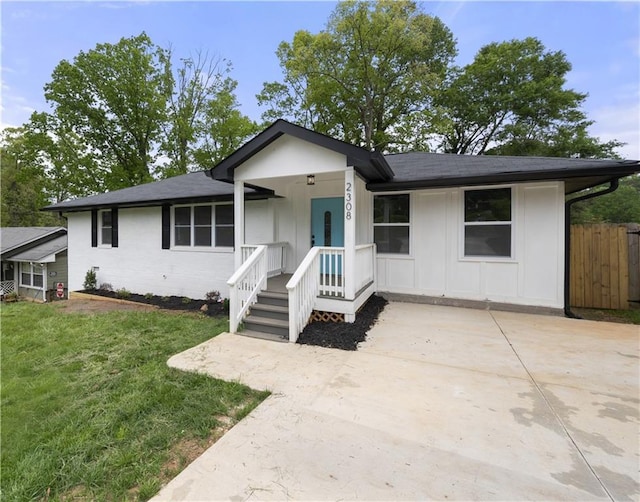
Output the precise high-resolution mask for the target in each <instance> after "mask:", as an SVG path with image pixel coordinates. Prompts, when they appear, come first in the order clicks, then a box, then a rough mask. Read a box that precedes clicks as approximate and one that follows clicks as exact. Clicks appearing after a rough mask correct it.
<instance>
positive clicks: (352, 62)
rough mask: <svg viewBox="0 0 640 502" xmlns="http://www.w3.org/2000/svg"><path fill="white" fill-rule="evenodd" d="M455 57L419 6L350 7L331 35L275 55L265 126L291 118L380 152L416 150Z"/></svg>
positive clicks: (307, 37)
mask: <svg viewBox="0 0 640 502" xmlns="http://www.w3.org/2000/svg"><path fill="white" fill-rule="evenodd" d="M455 54H456V50H455V42H454V39H453V36H452V34H451V32H450V31H449V29H448V28H447V27H446V26H445V25H444V24H443V23H442V22H441V21H440V20H439V19H438V18H434V17H431V16H429V15H427V14H424V13H422V12H421V11H420V10H419V8H418V7H417V5H416V3H415V2H412V1H389V0H381V1H378V2H366V1H346V2H341V3H339V4H338V5H337V7H336V9H335V10H334V12H333V14H332V15H331V17H330V19H329V21H328V23H327V25H326V29H325V30H324V31H321V32H320V33H318V34H315V35H314V34H311V33H309V32H307V31H298V32H296V34H295V35H294V38H293V42H292V43H288V42H282V43H281V44H280V46H279V47H278V50H277V55H278V58H279V60H280V65H281V67H282V70H283V74H284V79H283V81H282V82H268V83H265V84H264V87H263V90H262V92H261V93H260V94H259V95H258V102H259V104H261V105H266V106H268V109H267V111H266V112H265V113H264V115H263V118H264V119H266V120H274V119H276V118H280V117H286V118H288V119H290V120H293V121H294V122H296V123H298V124H300V125H303V126H305V127H310V128H313V129H315V130H316V131H319V132H322V133H325V134H329V135H332V136H334V137H337V138H340V139H343V140H344V141H347V142H350V143H353V144H357V145H361V146H363V147H365V148H369V149H375V150H378V151H397V150H403V149H408V148H412V147H414V146H415V145H416V143H417V142H419V141H420V139H421V138H422V137H423V136H424V129H425V127H428V126H429V124H430V123H431V120H432V117H431V112H432V109H431V108H432V107H431V105H432V100H433V96H434V95H435V94H436V92H437V89H438V88H439V86H440V84H441V83H442V81H443V79H444V77H445V75H446V72H447V69H448V67H449V65H450V63H451V61H452V59H453V57H454V56H455Z"/></svg>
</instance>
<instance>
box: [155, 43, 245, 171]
mask: <svg viewBox="0 0 640 502" xmlns="http://www.w3.org/2000/svg"><path fill="white" fill-rule="evenodd" d="M168 53H169V57H171V51H170V50H169V51H168ZM181 62H182V66H181V67H180V68H179V69H178V71H177V74H176V77H175V78H173V77H171V83H172V91H173V92H171V94H170V97H169V102H168V117H167V120H166V122H165V124H164V127H165V137H164V141H163V144H162V151H163V152H164V153H165V155H167V157H168V158H169V162H168V163H167V164H166V165H164V166H162V167H160V168H158V170H157V172H158V174H159V175H160V176H161V177H165V178H167V177H171V176H175V175H178V174H185V173H187V172H189V171H192V170H194V169H196V168H198V167H200V164H199V163H198V162H197V160H196V156H195V152H196V149H198V148H199V147H200V144H201V143H202V137H201V135H200V133H202V132H203V131H204V130H205V129H206V127H205V126H204V122H205V121H206V120H207V119H208V118H209V116H210V112H209V109H210V108H211V106H212V103H213V102H214V101H215V100H217V99H218V96H219V95H220V94H222V93H225V92H226V91H227V87H228V83H227V81H228V77H227V75H228V74H229V72H230V70H231V65H230V63H229V62H227V61H225V60H224V59H219V58H217V59H215V58H211V57H209V56H208V55H207V54H203V53H202V52H197V53H196V56H195V58H192V57H189V58H186V59H182V60H181ZM234 99H235V98H234ZM203 167H204V166H203Z"/></svg>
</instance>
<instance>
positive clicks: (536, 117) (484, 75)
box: [436, 37, 621, 158]
mask: <svg viewBox="0 0 640 502" xmlns="http://www.w3.org/2000/svg"><path fill="white" fill-rule="evenodd" d="M570 70H571V64H570V63H569V61H568V60H567V58H566V55H565V54H564V53H563V52H561V51H557V52H550V51H546V49H545V47H544V45H543V44H542V43H541V42H540V41H539V40H538V39H536V38H531V37H530V38H526V39H524V40H511V41H509V42H502V43H492V44H489V45H486V46H485V47H483V48H482V49H480V51H479V52H478V54H477V55H476V57H475V59H474V61H473V62H472V63H471V64H469V65H467V66H465V67H464V68H456V69H454V70H453V72H452V73H451V75H450V77H449V79H448V82H447V86H446V88H445V90H444V91H443V92H442V93H441V94H439V95H438V96H437V99H436V102H437V104H438V106H439V109H440V111H441V113H442V115H441V121H440V122H439V132H440V133H441V148H442V149H443V150H444V151H445V152H448V153H459V154H484V153H491V154H499V155H542V156H559V157H589V158H591V157H611V156H615V153H614V149H615V148H616V147H617V146H620V145H621V144H620V143H619V142H616V141H612V142H609V143H604V144H603V143H600V141H599V140H598V139H597V138H592V137H590V136H589V135H588V133H587V127H589V126H590V125H591V124H592V123H593V122H591V121H588V120H587V119H586V116H585V114H584V113H583V112H582V111H581V110H580V106H581V105H582V104H583V102H584V100H585V98H586V96H587V95H586V94H582V93H579V92H576V91H574V90H572V89H567V88H566V87H565V84H566V75H567V73H568V72H569V71H570Z"/></svg>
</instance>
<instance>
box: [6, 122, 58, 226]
mask: <svg viewBox="0 0 640 502" xmlns="http://www.w3.org/2000/svg"><path fill="white" fill-rule="evenodd" d="M31 154H32V152H31V151H29V149H28V148H26V147H25V138H24V129H22V128H9V129H5V130H3V131H2V138H1V140H0V199H1V207H0V226H3V227H25V226H43V225H61V224H62V221H61V220H60V219H59V218H57V217H56V216H55V215H52V214H50V213H42V212H40V211H39V209H40V208H41V207H42V206H44V205H46V204H47V203H48V200H47V195H46V191H45V189H44V185H45V179H46V177H45V174H44V172H43V171H42V169H41V168H40V166H38V165H37V164H36V163H34V162H33V161H32V158H30V157H31Z"/></svg>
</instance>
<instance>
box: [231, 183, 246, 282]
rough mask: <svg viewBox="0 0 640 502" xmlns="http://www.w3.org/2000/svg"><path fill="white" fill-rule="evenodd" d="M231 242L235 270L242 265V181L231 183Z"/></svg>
mask: <svg viewBox="0 0 640 502" xmlns="http://www.w3.org/2000/svg"><path fill="white" fill-rule="evenodd" d="M233 227H234V230H233V244H234V265H235V267H234V268H235V270H238V268H240V265H242V246H243V245H244V181H235V182H234V183H233Z"/></svg>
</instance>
